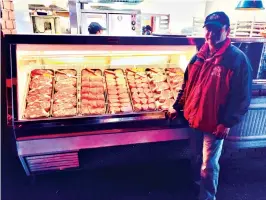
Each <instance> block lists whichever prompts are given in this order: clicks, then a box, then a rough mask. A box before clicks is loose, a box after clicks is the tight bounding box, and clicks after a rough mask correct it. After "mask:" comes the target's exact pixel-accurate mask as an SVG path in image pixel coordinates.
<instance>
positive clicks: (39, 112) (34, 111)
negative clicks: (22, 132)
mask: <svg viewBox="0 0 266 200" xmlns="http://www.w3.org/2000/svg"><path fill="white" fill-rule="evenodd" d="M24 117H25V118H26V119H34V118H41V117H49V113H48V112H46V111H45V109H43V108H37V107H27V108H26V109H25V112H24Z"/></svg>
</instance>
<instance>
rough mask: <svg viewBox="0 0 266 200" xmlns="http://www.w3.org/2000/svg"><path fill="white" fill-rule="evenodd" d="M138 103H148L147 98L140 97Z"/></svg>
mask: <svg viewBox="0 0 266 200" xmlns="http://www.w3.org/2000/svg"><path fill="white" fill-rule="evenodd" d="M140 103H141V104H147V103H148V99H145V98H142V99H140Z"/></svg>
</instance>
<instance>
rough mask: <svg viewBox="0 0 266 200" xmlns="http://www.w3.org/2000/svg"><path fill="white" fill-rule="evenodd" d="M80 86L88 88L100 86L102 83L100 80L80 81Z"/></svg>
mask: <svg viewBox="0 0 266 200" xmlns="http://www.w3.org/2000/svg"><path fill="white" fill-rule="evenodd" d="M81 86H82V87H90V88H102V87H103V83H102V82H92V81H82V82H81Z"/></svg>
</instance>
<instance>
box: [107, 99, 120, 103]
mask: <svg viewBox="0 0 266 200" xmlns="http://www.w3.org/2000/svg"><path fill="white" fill-rule="evenodd" d="M109 103H119V99H109Z"/></svg>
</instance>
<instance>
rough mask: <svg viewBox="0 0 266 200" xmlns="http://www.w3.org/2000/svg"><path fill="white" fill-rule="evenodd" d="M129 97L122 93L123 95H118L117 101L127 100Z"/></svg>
mask: <svg viewBox="0 0 266 200" xmlns="http://www.w3.org/2000/svg"><path fill="white" fill-rule="evenodd" d="M128 98H129V96H128V94H127V93H124V94H119V99H128Z"/></svg>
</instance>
